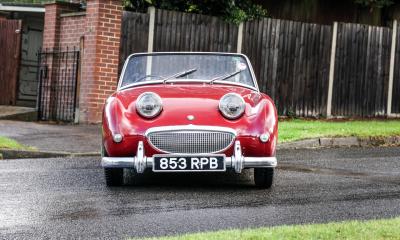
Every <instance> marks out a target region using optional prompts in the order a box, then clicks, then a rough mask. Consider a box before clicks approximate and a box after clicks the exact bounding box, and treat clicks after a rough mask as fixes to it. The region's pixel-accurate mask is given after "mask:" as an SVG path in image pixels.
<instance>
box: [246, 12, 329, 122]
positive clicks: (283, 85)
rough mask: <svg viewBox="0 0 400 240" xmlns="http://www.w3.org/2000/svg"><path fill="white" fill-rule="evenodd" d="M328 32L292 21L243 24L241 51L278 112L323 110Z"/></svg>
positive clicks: (304, 113)
mask: <svg viewBox="0 0 400 240" xmlns="http://www.w3.org/2000/svg"><path fill="white" fill-rule="evenodd" d="M331 35H332V30H331V28H330V27H329V26H323V25H316V24H306V23H300V22H293V21H284V20H277V19H263V20H260V21H253V22H247V23H245V24H244V31H243V50H242V52H243V53H244V54H246V55H247V56H248V57H249V58H250V60H251V62H252V63H253V66H254V70H255V73H256V76H257V79H258V82H259V86H260V90H261V91H263V92H265V93H267V94H268V95H270V96H271V97H272V98H273V99H274V101H275V104H276V105H277V107H278V111H279V114H280V115H297V116H316V115H320V114H323V113H324V111H325V110H326V99H327V98H326V89H327V86H328V77H329V57H330V44H331V38H332V37H331Z"/></svg>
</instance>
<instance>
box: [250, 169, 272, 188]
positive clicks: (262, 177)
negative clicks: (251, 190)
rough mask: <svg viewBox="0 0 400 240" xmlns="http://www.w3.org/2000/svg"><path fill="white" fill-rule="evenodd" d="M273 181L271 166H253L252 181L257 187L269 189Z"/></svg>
mask: <svg viewBox="0 0 400 240" xmlns="http://www.w3.org/2000/svg"><path fill="white" fill-rule="evenodd" d="M273 181H274V169H273V168H255V169H254V183H255V184H256V186H257V187H258V188H262V189H269V188H271V187H272V183H273Z"/></svg>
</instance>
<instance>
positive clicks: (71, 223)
mask: <svg viewBox="0 0 400 240" xmlns="http://www.w3.org/2000/svg"><path fill="white" fill-rule="evenodd" d="M279 158H280V168H279V169H278V171H277V175H276V182H275V184H274V187H273V189H272V190H258V189H256V188H254V187H253V185H252V173H251V172H250V171H247V172H246V174H244V175H240V176H238V175H236V174H233V173H229V174H224V175H219V174H217V175H215V174H206V175H195V176H188V175H179V176H175V175H171V174H168V175H153V174H152V173H148V174H146V175H145V176H144V177H142V178H141V179H134V178H132V176H131V175H130V174H129V173H128V174H126V179H125V180H126V181H127V182H128V185H127V186H125V187H121V188H112V189H109V188H106V187H105V184H104V179H103V172H102V169H101V168H100V167H99V160H98V159H96V158H79V159H71V158H70V159H33V160H12V161H0V239H1V238H4V239H36V238H41V239H43V238H50V239H59V238H61V239H70V238H75V239H76V238H82V239H94V238H96V239H98V238H102V239H103V238H104V239H109V238H115V239H121V238H124V237H142V236H158V235H174V234H179V233H186V232H197V231H206V230H219V229H228V228H246V227H261V226H272V225H281V224H298V223H311V222H329V221H337V220H345V219H373V218H390V217H395V216H400V148H353V149H325V150H301V151H300V150H297V151H284V152H280V153H279ZM138 184H139V186H138Z"/></svg>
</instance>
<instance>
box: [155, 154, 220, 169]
mask: <svg viewBox="0 0 400 240" xmlns="http://www.w3.org/2000/svg"><path fill="white" fill-rule="evenodd" d="M153 159H154V163H153V171H154V172H224V171H225V170H226V168H225V155H209V156H175V155H155V156H153Z"/></svg>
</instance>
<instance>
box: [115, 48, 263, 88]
mask: <svg viewBox="0 0 400 240" xmlns="http://www.w3.org/2000/svg"><path fill="white" fill-rule="evenodd" d="M157 55H222V56H239V57H243V58H244V59H245V61H246V63H247V66H248V68H249V71H250V75H251V78H252V81H253V84H254V86H250V85H247V84H243V83H236V82H231V81H226V80H217V81H214V82H213V83H212V84H216V83H217V84H224V85H235V86H241V87H245V88H249V89H252V90H255V91H257V92H260V90H259V88H258V84H257V79H256V76H255V74H254V70H253V66H252V65H251V63H250V60H249V58H248V57H247V56H246V55H244V54H242V53H223V52H154V53H134V54H131V55H129V56H128V58H127V59H126V60H125V63H124V66H123V68H122V71H121V75H120V77H119V80H118V87H117V91H120V90H124V89H127V88H132V87H135V86H141V85H151V84H160V83H161V84H163V83H164V81H163V80H150V81H142V82H137V83H131V84H128V85H125V86H123V87H122V86H121V85H122V81H123V79H124V74H125V70H126V67H127V65H128V63H129V60H130V59H131V58H132V57H138V56H157ZM175 82H188V83H209V82H210V80H200V79H199V80H197V79H191V80H182V79H170V80H168V83H175ZM166 84H167V83H166Z"/></svg>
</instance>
